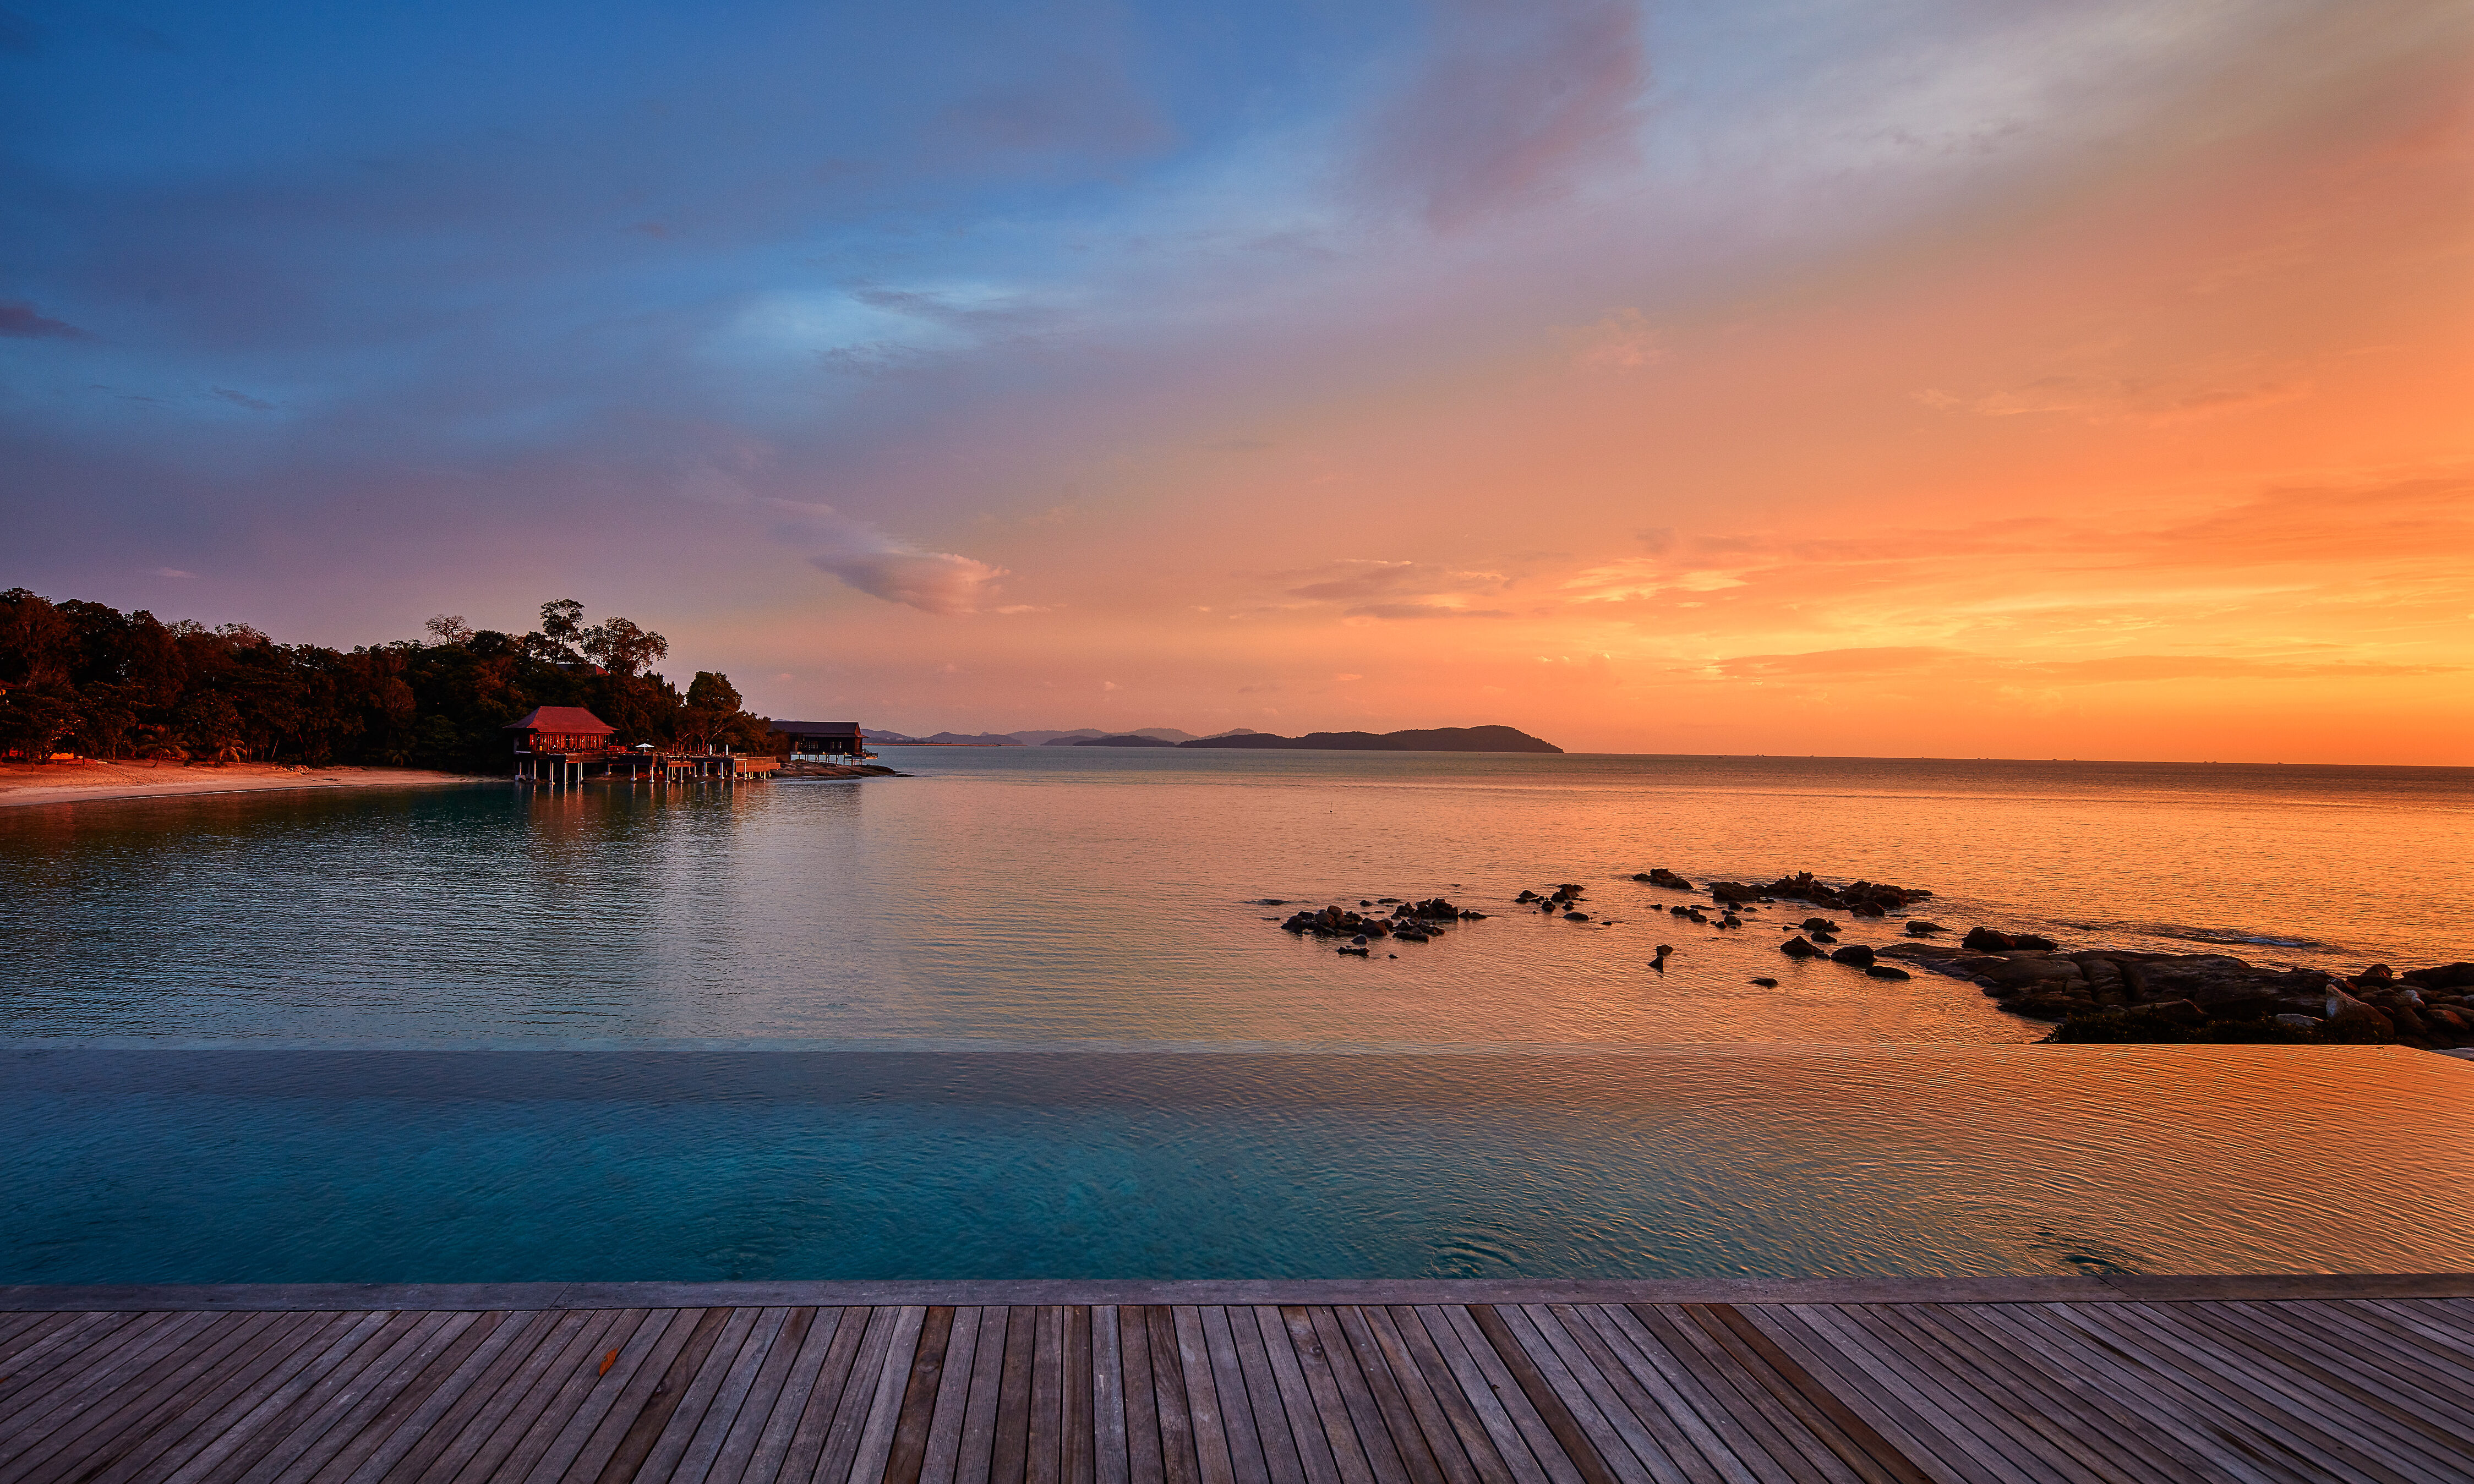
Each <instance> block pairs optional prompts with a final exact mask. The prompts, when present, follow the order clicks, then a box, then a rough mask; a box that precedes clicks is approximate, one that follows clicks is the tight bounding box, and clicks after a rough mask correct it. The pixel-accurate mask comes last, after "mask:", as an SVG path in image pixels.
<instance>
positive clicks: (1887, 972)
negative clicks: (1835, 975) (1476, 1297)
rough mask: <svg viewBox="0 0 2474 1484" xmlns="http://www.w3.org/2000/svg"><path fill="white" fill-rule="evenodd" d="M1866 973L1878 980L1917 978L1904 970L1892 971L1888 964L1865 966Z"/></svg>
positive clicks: (1833, 955)
mask: <svg viewBox="0 0 2474 1484" xmlns="http://www.w3.org/2000/svg"><path fill="white" fill-rule="evenodd" d="M1836 956H1837V955H1836V954H1832V955H1831V957H1832V958H1835V957H1836ZM1864 972H1865V973H1867V974H1869V975H1871V976H1872V977H1873V978H1876V979H1912V978H1914V977H1915V975H1913V974H1911V973H1909V972H1907V971H1906V970H1905V969H1892V968H1891V967H1890V966H1889V965H1887V964H1867V965H1865V966H1864Z"/></svg>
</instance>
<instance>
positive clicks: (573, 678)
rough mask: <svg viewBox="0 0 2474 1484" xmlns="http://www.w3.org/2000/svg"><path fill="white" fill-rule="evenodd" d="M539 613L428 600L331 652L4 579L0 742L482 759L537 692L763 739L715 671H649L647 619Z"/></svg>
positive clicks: (702, 734) (497, 751) (450, 761)
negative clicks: (53, 596) (476, 618)
mask: <svg viewBox="0 0 2474 1484" xmlns="http://www.w3.org/2000/svg"><path fill="white" fill-rule="evenodd" d="M541 620H542V622H541V627H540V628H539V629H536V630H534V631H533V632H531V633H529V634H504V633H500V632H498V631H496V630H490V629H481V630H475V629H473V628H472V627H471V626H470V625H468V624H467V623H466V622H465V621H464V619H463V617H462V615H460V614H452V613H441V614H439V615H438V616H437V617H435V618H432V619H431V620H429V622H428V624H427V625H426V626H425V627H426V629H427V632H428V637H427V638H426V639H408V640H403V641H400V642H398V643H393V644H380V645H375V646H370V647H365V648H358V649H352V650H350V651H342V650H334V649H327V648H325V647H323V646H320V645H315V644H279V643H277V642H275V641H274V640H273V639H271V638H269V637H268V636H267V635H265V634H261V633H259V632H258V631H257V630H255V629H253V628H251V627H249V626H248V625H246V624H225V625H222V626H221V627H218V628H214V629H209V628H207V627H206V626H205V625H203V624H199V623H195V622H192V621H190V620H187V619H182V620H178V621H176V622H172V623H164V622H162V621H161V620H159V619H158V618H157V617H156V616H155V615H154V614H152V613H150V612H147V611H145V610H142V609H141V610H135V611H133V612H128V613H123V612H120V611H118V610H114V609H112V608H109V607H107V606H106V605H104V604H100V603H87V602H83V601H80V600H77V599H68V600H64V601H61V602H57V603H56V602H53V601H51V600H49V599H46V598H43V597H40V596H37V595H36V594H35V593H33V592H29V591H27V590H26V589H25V588H23V587H16V588H12V589H10V590H8V591H6V592H0V752H7V753H12V754H20V755H27V756H36V757H41V756H46V755H49V754H52V753H55V752H60V751H69V752H76V753H79V754H85V755H87V756H92V757H163V758H183V759H193V760H238V759H257V760H264V761H299V762H303V763H308V764H311V765H318V766H323V765H326V764H330V763H392V764H409V765H412V766H417V767H427V768H441V769H447V770H449V771H455V772H473V773H495V772H497V771H498V770H499V769H501V768H503V767H505V766H506V760H507V756H508V753H509V744H508V740H507V735H506V733H505V731H504V730H502V729H503V728H504V727H505V726H506V725H507V723H509V722H511V721H514V720H515V719H516V718H517V717H519V716H521V715H523V714H524V713H525V712H526V711H529V710H531V709H532V708H533V707H534V706H586V707H589V708H590V709H591V710H592V711H593V712H594V714H595V715H597V716H599V717H600V718H601V719H602V720H603V721H606V722H608V723H610V725H612V726H613V727H616V728H617V729H618V734H617V735H616V736H615V737H613V738H612V741H613V742H614V743H615V744H617V745H619V746H634V745H635V744H637V743H640V742H650V743H652V744H653V745H655V746H657V747H675V746H680V745H689V744H692V745H696V746H715V747H718V746H728V747H731V748H732V749H734V750H736V751H740V752H757V753H761V752H765V751H768V750H770V749H771V748H772V747H773V746H775V743H774V741H773V740H772V736H771V731H770V725H771V724H770V723H769V722H768V721H767V719H766V718H764V717H761V716H752V715H750V714H748V713H747V712H746V711H745V710H743V709H741V708H740V695H739V692H738V690H737V689H736V688H735V687H733V686H732V685H731V683H730V682H729V679H728V678H727V677H725V676H721V675H717V674H715V673H713V672H711V671H699V672H698V673H697V674H696V677H695V680H694V682H693V683H692V684H691V686H690V688H689V693H688V694H687V695H685V696H682V695H681V694H680V693H679V689H678V687H677V686H675V685H672V684H671V683H670V682H669V681H668V680H667V678H666V677H664V676H662V675H660V674H657V673H653V672H651V671H650V670H649V669H648V668H647V667H648V666H649V665H651V664H652V663H653V662H654V661H656V660H659V659H662V658H666V657H667V655H668V654H669V651H670V644H669V640H667V639H666V638H664V637H663V636H662V635H660V634H655V633H653V632H652V631H651V630H649V629H645V628H643V627H642V626H641V625H638V624H636V623H634V622H632V621H631V620H628V619H625V618H620V617H617V616H615V615H614V616H612V617H610V618H607V619H604V620H603V621H601V622H600V623H597V624H590V625H588V624H586V623H585V621H584V605H583V604H581V603H578V602H576V601H575V600H574V599H572V598H562V599H559V600H557V601H555V602H551V603H545V604H543V605H542V608H541ZM707 682H711V683H710V684H708V683H707Z"/></svg>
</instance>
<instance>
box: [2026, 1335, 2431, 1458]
mask: <svg viewBox="0 0 2474 1484" xmlns="http://www.w3.org/2000/svg"><path fill="white" fill-rule="evenodd" d="M2139 1307H2140V1305H2137V1304H2070V1305H2067V1306H2066V1308H2065V1309H2064V1310H2063V1311H2062V1312H2058V1313H2056V1314H2055V1315H2054V1318H2055V1319H2057V1320H2058V1321H2059V1322H2060V1323H2061V1324H2062V1325H2064V1326H2066V1327H2068V1328H2072V1329H2075V1330H2076V1331H2077V1332H2078V1333H2079V1335H2080V1336H2081V1337H2082V1338H2083V1340H2092V1341H2095V1342H2097V1343H2098V1344H2101V1345H2103V1346H2104V1347H2105V1348H2106V1349H2107V1350H2108V1351H2109V1352H2111V1353H2112V1354H2113V1355H2114V1356H2116V1357H2120V1356H2122V1355H2125V1354H2130V1355H2136V1356H2138V1357H2140V1358H2141V1359H2142V1360H2143V1361H2144V1362H2145V1363H2146V1364H2147V1366H2148V1367H2149V1368H2150V1369H2151V1370H2152V1371H2153V1372H2154V1373H2155V1374H2157V1375H2159V1376H2163V1377H2164V1378H2165V1380H2164V1384H2166V1385H2170V1386H2171V1387H2173V1388H2174V1389H2176V1390H2177V1391H2179V1392H2180V1393H2181V1394H2182V1395H2183V1396H2184V1397H2185V1398H2187V1399H2188V1400H2190V1401H2192V1402H2193V1403H2195V1405H2196V1406H2197V1408H2198V1409H2199V1410H2200V1411H2201V1412H2202V1414H2203V1415H2213V1416H2214V1417H2215V1418H2216V1419H2217V1421H2218V1423H2219V1425H2220V1426H2221V1425H2225V1424H2232V1425H2234V1426H2237V1427H2241V1428H2242V1429H2244V1431H2247V1432H2248V1433H2250V1434H2251V1437H2252V1439H2253V1440H2254V1442H2255V1443H2260V1442H2267V1443H2272V1444H2273V1445H2275V1446H2276V1447H2278V1448H2282V1449H2284V1450H2286V1451H2287V1452H2288V1453H2290V1454H2291V1455H2292V1457H2293V1458H2294V1459H2295V1460H2296V1461H2297V1462H2307V1463H2308V1464H2309V1465H2310V1466H2311V1467H2312V1468H2314V1469H2316V1471H2317V1472H2318V1473H2319V1475H2320V1476H2323V1477H2337V1478H2344V1479H2350V1480H2353V1481H2355V1484H2404V1480H2405V1479H2407V1478H2408V1477H2409V1475H2406V1474H2402V1473H2399V1472H2397V1471H2396V1470H2395V1469H2393V1468H2391V1467H2389V1466H2388V1465H2387V1464H2385V1463H2383V1462H2381V1461H2380V1460H2379V1459H2377V1458H2373V1457H2370V1456H2368V1455H2367V1454H2365V1452H2364V1451H2363V1450H2362V1449H2360V1448H2356V1447H2354V1446H2353V1441H2354V1440H2351V1439H2346V1438H2341V1437H2338V1436H2337V1435H2335V1434H2332V1433H2330V1432H2328V1431H2327V1430H2325V1429H2324V1428H2322V1427H2320V1426H2319V1425H2318V1424H2317V1422H2316V1421H2315V1420H2314V1419H2312V1418H2310V1417H2307V1416H2304V1415H2302V1414H2301V1413H2300V1412H2299V1411H2295V1410H2292V1409H2290V1408H2291V1406H2292V1403H2290V1402H2288V1401H2286V1400H2284V1399H2281V1398H2279V1397H2277V1396H2276V1395H2275V1393H2274V1388H2273V1387H2268V1388H2262V1387H2260V1386H2259V1385H2258V1383H2257V1382H2255V1381H2252V1380H2250V1379H2249V1378H2248V1377H2246V1376H2244V1375H2243V1374H2242V1373H2243V1372H2244V1371H2245V1370H2246V1369H2247V1368H2246V1366H2245V1364H2244V1362H2243V1361H2242V1360H2241V1359H2240V1358H2239V1357H2236V1356H2234V1355H2232V1354H2231V1353H2229V1352H2223V1351H2221V1350H2219V1349H2217V1348H2215V1347H2212V1346H2197V1345H2193V1344H2191V1343H2189V1342H2188V1340H2187V1338H2185V1337H2182V1336H2177V1335H2173V1334H2171V1332H2170V1331H2164V1332H2158V1331H2151V1330H2149V1329H2148V1328H2147V1327H2146V1326H2144V1325H2142V1324H2140V1323H2138V1321H2137V1319H2136V1318H2135V1317H2134V1315H2133V1314H2132V1312H2131V1311H2133V1310H2136V1309H2137V1308H2139Z"/></svg>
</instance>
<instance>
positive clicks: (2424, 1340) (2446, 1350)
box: [2314, 1304, 2474, 1384]
mask: <svg viewBox="0 0 2474 1484" xmlns="http://www.w3.org/2000/svg"><path fill="white" fill-rule="evenodd" d="M2325 1307H2326V1308H2329V1309H2333V1310H2335V1311H2336V1312H2335V1313H2334V1314H2331V1315H2330V1316H2329V1319H2330V1321H2331V1322H2335V1323H2349V1324H2353V1325H2356V1326H2359V1327H2361V1328H2365V1329H2367V1330H2370V1331H2372V1332H2375V1333H2379V1334H2383V1335H2386V1336H2388V1337H2389V1339H2390V1340H2391V1341H2393V1342H2394V1343H2396V1344H2398V1345H2401V1346H2405V1347H2409V1348H2411V1349H2412V1350H2413V1353H2414V1354H2415V1355H2416V1356H2417V1357H2418V1358H2419V1359H2420V1360H2421V1361H2422V1363H2423V1364H2424V1365H2425V1366H2427V1367H2430V1368H2432V1369H2435V1370H2441V1371H2446V1372H2447V1373H2448V1374H2449V1375H2451V1376H2454V1377H2456V1378H2457V1379H2458V1380H2459V1381H2461V1382H2464V1383H2468V1384H2474V1353H2467V1352H2464V1351H2462V1350H2460V1349H2459V1348H2458V1344H2457V1340H2456V1336H2455V1333H2454V1332H2453V1331H2452V1330H2450V1329H2449V1328H2447V1327H2446V1326H2445V1325H2442V1324H2439V1323H2438V1321H2437V1317H2436V1316H2437V1315H2438V1310H2439V1307H2440V1306H2439V1305H2438V1304H2328V1305H2325ZM2314 1317H2315V1318H2316V1317H2317V1315H2316V1312H2315V1314H2314Z"/></svg>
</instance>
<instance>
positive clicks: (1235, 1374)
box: [1194, 1304, 1304, 1484]
mask: <svg viewBox="0 0 2474 1484" xmlns="http://www.w3.org/2000/svg"><path fill="white" fill-rule="evenodd" d="M1194 1313H1195V1318H1196V1320H1197V1321H1198V1328H1201V1331H1202V1353H1203V1357H1204V1363H1205V1364H1207V1365H1208V1366H1209V1367H1210V1369H1211V1390H1212V1394H1213V1395H1214V1396H1215V1397H1216V1398H1217V1399H1218V1400H1219V1402H1220V1425H1221V1430H1222V1432H1223V1433H1224V1434H1225V1436H1226V1438H1227V1440H1228V1467H1229V1471H1230V1473H1231V1476H1232V1477H1234V1478H1238V1479H1243V1480H1245V1481H1246V1484H1267V1481H1268V1480H1269V1479H1270V1477H1271V1465H1270V1462H1269V1461H1268V1460H1267V1459H1266V1458H1265V1457H1264V1456H1263V1434H1262V1428H1261V1424H1258V1423H1257V1422H1256V1421H1255V1420H1254V1403H1253V1400H1252V1399H1251V1398H1250V1397H1249V1396H1248V1395H1247V1393H1246V1368H1245V1367H1244V1366H1243V1365H1242V1364H1240V1363H1239V1362H1238V1359H1237V1337H1236V1335H1235V1334H1234V1333H1233V1332H1232V1331H1231V1330H1230V1329H1229V1328H1228V1310H1227V1309H1226V1308H1225V1307H1223V1306H1222V1305H1220V1304H1201V1305H1198V1306H1197V1307H1196V1308H1195V1311H1194ZM1298 1472H1299V1473H1301V1474H1302V1473H1303V1472H1304V1471H1303V1470H1302V1469H1300V1470H1299V1471H1298Z"/></svg>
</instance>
